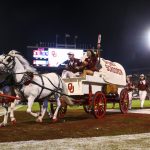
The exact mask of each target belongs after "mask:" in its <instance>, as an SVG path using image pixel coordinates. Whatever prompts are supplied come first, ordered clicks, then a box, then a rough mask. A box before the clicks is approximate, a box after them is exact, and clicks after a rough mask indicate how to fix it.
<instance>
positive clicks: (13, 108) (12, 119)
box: [10, 100, 19, 124]
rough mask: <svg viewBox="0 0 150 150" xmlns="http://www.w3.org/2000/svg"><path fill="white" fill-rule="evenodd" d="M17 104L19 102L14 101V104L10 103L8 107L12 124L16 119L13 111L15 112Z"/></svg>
mask: <svg viewBox="0 0 150 150" xmlns="http://www.w3.org/2000/svg"><path fill="white" fill-rule="evenodd" d="M18 102H19V100H14V102H12V103H11V106H10V120H11V123H12V124H15V123H16V118H15V117H14V110H15V106H16V105H17V103H18Z"/></svg>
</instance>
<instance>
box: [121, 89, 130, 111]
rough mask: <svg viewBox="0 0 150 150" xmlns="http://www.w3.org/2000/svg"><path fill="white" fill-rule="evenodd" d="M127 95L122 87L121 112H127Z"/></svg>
mask: <svg viewBox="0 0 150 150" xmlns="http://www.w3.org/2000/svg"><path fill="white" fill-rule="evenodd" d="M128 105H129V96H128V91H127V90H126V89H123V90H122V91H121V93H120V110H121V112H122V113H127V112H128Z"/></svg>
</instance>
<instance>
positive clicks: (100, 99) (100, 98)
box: [93, 92, 106, 119]
mask: <svg viewBox="0 0 150 150" xmlns="http://www.w3.org/2000/svg"><path fill="white" fill-rule="evenodd" d="M93 113H94V116H95V118H98V119H99V118H102V117H103V116H104V115H105V113H106V98H105V95H104V94H103V93H102V92H96V93H95V96H94V99H93Z"/></svg>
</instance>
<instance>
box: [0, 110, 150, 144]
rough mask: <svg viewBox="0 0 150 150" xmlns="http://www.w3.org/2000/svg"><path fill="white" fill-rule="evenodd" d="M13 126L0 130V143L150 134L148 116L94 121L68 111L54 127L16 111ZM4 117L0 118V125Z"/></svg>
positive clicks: (112, 115)
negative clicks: (37, 121) (15, 121)
mask: <svg viewBox="0 0 150 150" xmlns="http://www.w3.org/2000/svg"><path fill="white" fill-rule="evenodd" d="M15 116H16V119H17V123H16V125H12V124H11V123H10V122H9V124H8V126H6V127H3V128H0V135H1V136H0V142H12V141H28V140H47V139H61V138H79V137H97V136H108V135H109V136H110V135H124V134H135V133H147V132H150V127H149V125H150V115H149V114H132V113H128V114H121V113H114V112H107V113H106V115H105V116H104V118H102V119H99V120H98V119H95V118H94V116H93V115H91V114H87V113H85V112H84V111H83V110H78V109H77V110H68V111H67V113H66V115H65V117H64V118H63V119H60V120H58V122H57V123H53V122H52V121H51V120H50V119H49V118H48V116H46V117H45V118H44V120H43V123H36V122H35V118H33V117H32V116H30V115H29V114H27V113H26V112H23V111H16V112H15ZM2 120H3V117H0V121H2Z"/></svg>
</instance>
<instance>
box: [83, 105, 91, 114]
mask: <svg viewBox="0 0 150 150" xmlns="http://www.w3.org/2000/svg"><path fill="white" fill-rule="evenodd" d="M83 109H84V111H85V112H86V113H87V114H89V113H90V112H91V111H92V106H91V105H83Z"/></svg>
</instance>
